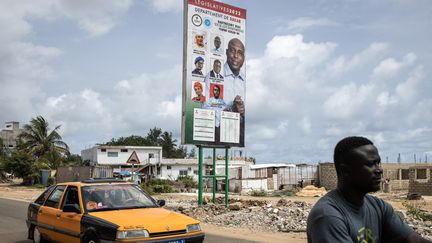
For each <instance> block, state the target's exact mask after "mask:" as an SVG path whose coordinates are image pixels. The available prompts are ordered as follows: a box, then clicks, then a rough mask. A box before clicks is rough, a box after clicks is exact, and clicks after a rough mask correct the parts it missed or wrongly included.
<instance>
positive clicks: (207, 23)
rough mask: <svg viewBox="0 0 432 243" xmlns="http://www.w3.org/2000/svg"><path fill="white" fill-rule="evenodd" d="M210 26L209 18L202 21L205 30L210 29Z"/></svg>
mask: <svg viewBox="0 0 432 243" xmlns="http://www.w3.org/2000/svg"><path fill="white" fill-rule="evenodd" d="M211 25H212V21H211V19H209V18H205V19H204V26H205V27H207V28H210V27H211Z"/></svg>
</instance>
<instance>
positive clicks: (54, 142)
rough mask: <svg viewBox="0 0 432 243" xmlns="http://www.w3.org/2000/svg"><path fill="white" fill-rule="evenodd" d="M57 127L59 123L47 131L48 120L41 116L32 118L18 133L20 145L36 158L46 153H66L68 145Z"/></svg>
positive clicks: (67, 152)
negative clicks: (20, 140)
mask: <svg viewBox="0 0 432 243" xmlns="http://www.w3.org/2000/svg"><path fill="white" fill-rule="evenodd" d="M59 129H60V125H59V126H56V127H55V128H54V129H53V130H52V131H49V127H48V122H47V121H46V120H45V119H44V118H43V117H42V116H38V117H36V118H32V119H31V120H30V123H29V124H26V125H24V127H23V132H22V133H21V134H20V135H19V138H20V139H22V143H21V144H20V147H21V149H24V150H26V151H28V152H29V153H30V154H32V155H33V156H34V157H35V158H37V159H38V158H41V157H43V156H45V155H46V154H48V153H59V154H62V155H67V154H69V147H68V145H67V144H66V143H65V142H63V141H62V137H61V136H60V134H59V132H58V131H59Z"/></svg>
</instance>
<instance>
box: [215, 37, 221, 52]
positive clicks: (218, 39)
mask: <svg viewBox="0 0 432 243" xmlns="http://www.w3.org/2000/svg"><path fill="white" fill-rule="evenodd" d="M221 43H222V42H221V39H220V37H219V36H216V37H215V38H214V46H215V49H219V47H220V46H221Z"/></svg>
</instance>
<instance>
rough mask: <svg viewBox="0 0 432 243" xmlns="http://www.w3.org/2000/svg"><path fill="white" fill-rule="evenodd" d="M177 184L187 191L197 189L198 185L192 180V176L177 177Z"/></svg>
mask: <svg viewBox="0 0 432 243" xmlns="http://www.w3.org/2000/svg"><path fill="white" fill-rule="evenodd" d="M177 181H178V182H181V183H182V184H183V186H184V187H185V188H187V189H189V188H198V183H197V182H196V181H195V180H194V179H193V177H192V176H179V177H178V178H177Z"/></svg>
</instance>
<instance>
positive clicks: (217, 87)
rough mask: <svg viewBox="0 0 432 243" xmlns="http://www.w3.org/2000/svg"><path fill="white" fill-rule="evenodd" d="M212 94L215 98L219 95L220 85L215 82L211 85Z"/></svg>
mask: <svg viewBox="0 0 432 243" xmlns="http://www.w3.org/2000/svg"><path fill="white" fill-rule="evenodd" d="M213 96H214V97H215V99H219V96H220V87H219V85H217V84H215V85H214V86H213Z"/></svg>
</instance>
